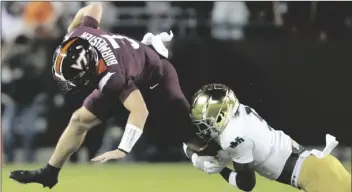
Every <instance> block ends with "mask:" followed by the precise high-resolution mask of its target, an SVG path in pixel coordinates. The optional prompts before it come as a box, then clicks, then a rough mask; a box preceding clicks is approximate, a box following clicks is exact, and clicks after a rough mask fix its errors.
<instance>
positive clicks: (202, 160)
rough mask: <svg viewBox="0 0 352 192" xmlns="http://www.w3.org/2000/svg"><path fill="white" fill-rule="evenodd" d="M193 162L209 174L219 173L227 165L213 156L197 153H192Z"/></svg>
mask: <svg viewBox="0 0 352 192" xmlns="http://www.w3.org/2000/svg"><path fill="white" fill-rule="evenodd" d="M192 163H193V166H194V167H196V168H198V169H200V170H202V171H204V172H206V173H208V174H214V173H219V172H220V171H221V170H222V169H223V168H224V167H225V165H223V164H221V163H220V162H219V161H218V160H217V159H216V158H215V157H213V156H198V154H196V153H194V154H193V155H192Z"/></svg>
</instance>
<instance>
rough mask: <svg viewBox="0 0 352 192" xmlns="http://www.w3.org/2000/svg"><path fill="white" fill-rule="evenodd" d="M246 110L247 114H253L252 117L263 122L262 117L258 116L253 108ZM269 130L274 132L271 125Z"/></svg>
mask: <svg viewBox="0 0 352 192" xmlns="http://www.w3.org/2000/svg"><path fill="white" fill-rule="evenodd" d="M245 109H246V112H247V114H248V115H250V114H252V115H254V116H255V117H256V118H258V119H259V120H260V121H263V118H262V117H261V116H260V115H258V113H256V112H255V111H253V110H252V108H250V107H248V106H246V107H245ZM268 129H269V130H270V131H272V130H273V128H272V127H270V126H269V125H268Z"/></svg>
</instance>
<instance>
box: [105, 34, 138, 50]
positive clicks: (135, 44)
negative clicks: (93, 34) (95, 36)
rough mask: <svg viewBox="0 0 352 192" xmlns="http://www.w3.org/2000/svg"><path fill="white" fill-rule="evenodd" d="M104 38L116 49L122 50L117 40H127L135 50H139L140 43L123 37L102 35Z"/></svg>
mask: <svg viewBox="0 0 352 192" xmlns="http://www.w3.org/2000/svg"><path fill="white" fill-rule="evenodd" d="M102 37H105V38H106V39H107V40H108V41H109V42H110V43H111V45H112V47H113V48H114V49H118V48H120V46H119V44H117V42H116V40H115V39H120V40H122V39H126V40H127V41H128V42H130V44H131V46H132V48H133V49H139V43H138V42H137V41H135V40H133V39H130V38H128V37H126V36H123V35H102Z"/></svg>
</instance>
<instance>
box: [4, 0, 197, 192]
mask: <svg viewBox="0 0 352 192" xmlns="http://www.w3.org/2000/svg"><path fill="white" fill-rule="evenodd" d="M102 12H103V9H102V5H101V4H100V3H97V4H92V5H89V6H87V7H84V8H82V9H81V10H79V12H78V13H77V14H76V16H75V18H74V20H73V22H72V24H71V25H70V27H69V29H68V34H67V35H66V36H65V40H64V42H63V43H62V44H61V45H60V46H59V47H58V48H57V49H56V51H55V54H54V58H53V59H54V60H53V62H54V63H53V75H54V78H55V80H56V81H57V82H58V85H59V87H60V88H61V89H62V90H63V91H67V92H71V93H74V92H78V91H80V90H82V89H85V88H87V87H93V88H95V89H94V91H93V92H92V93H91V94H90V95H89V96H88V97H87V98H86V99H85V101H84V103H83V106H82V107H81V108H79V109H78V110H76V111H75V112H74V113H73V114H72V117H71V120H70V122H69V124H68V126H67V127H66V129H65V131H64V132H63V134H62V135H61V137H60V139H59V141H58V143H57V146H56V149H55V151H54V154H53V155H52V157H51V159H50V160H49V162H48V164H47V165H46V166H45V167H43V168H41V169H38V170H32V171H27V170H18V171H13V172H11V173H10V178H12V179H14V180H16V181H18V182H20V183H40V184H42V185H43V186H44V187H46V186H48V187H49V188H52V187H53V186H54V185H56V183H57V182H58V175H59V171H60V169H61V167H62V166H63V165H64V163H65V161H66V160H67V159H68V158H69V156H70V155H71V154H72V153H73V152H75V151H76V150H77V149H78V148H79V147H80V145H81V144H82V142H83V140H84V137H85V135H86V133H87V131H89V130H90V129H91V128H92V127H94V126H95V125H97V124H99V123H100V122H102V121H104V120H106V119H107V118H109V117H111V116H112V115H115V114H116V113H117V111H118V108H119V107H118V106H119V104H121V103H122V104H123V106H124V107H125V108H126V109H127V110H128V111H129V112H130V113H129V117H128V120H127V124H126V127H125V131H124V134H123V137H122V140H121V142H120V145H119V146H118V148H117V149H116V150H113V151H110V152H106V153H104V154H102V155H101V156H98V157H96V158H94V159H93V161H100V162H105V161H107V160H110V159H120V158H123V157H125V156H126V154H127V153H129V152H130V151H131V149H132V147H133V146H134V145H135V143H136V142H137V140H138V139H139V137H140V136H141V135H142V133H143V127H144V124H145V122H146V119H147V117H148V113H149V112H148V108H147V106H146V103H145V101H144V98H143V91H141V90H147V91H148V90H149V91H154V90H156V89H158V90H159V91H158V93H159V94H160V95H158V99H159V97H160V99H165V100H167V101H168V102H169V103H172V105H171V106H173V108H174V110H175V111H174V112H176V113H177V114H178V115H177V117H175V120H176V121H184V122H187V123H186V124H185V125H190V126H192V123H191V121H190V118H189V108H190V105H189V103H188V101H187V100H186V98H185V96H184V95H183V93H182V90H181V88H180V85H179V81H178V76H177V73H176V71H175V69H174V67H173V66H172V65H171V63H170V62H169V61H168V60H167V59H166V57H164V56H162V55H161V54H158V52H157V51H155V49H153V48H151V47H149V46H147V45H145V44H143V43H140V42H138V41H136V40H133V39H131V38H129V37H126V36H122V35H116V34H111V33H108V32H105V31H103V30H101V29H99V21H100V20H101V16H102ZM188 122H189V124H188ZM181 128H182V127H181ZM181 128H180V129H181ZM188 130H190V129H189V128H185V129H184V130H182V131H183V132H184V134H183V135H184V138H182V140H183V141H185V142H187V140H188V138H190V137H191V135H192V133H191V132H189V134H188V133H187V131H188ZM188 136H190V137H188Z"/></svg>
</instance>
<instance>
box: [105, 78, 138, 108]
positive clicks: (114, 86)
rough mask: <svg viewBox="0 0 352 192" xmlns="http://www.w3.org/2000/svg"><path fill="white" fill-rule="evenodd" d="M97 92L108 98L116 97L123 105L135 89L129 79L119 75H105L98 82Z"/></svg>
mask: <svg viewBox="0 0 352 192" xmlns="http://www.w3.org/2000/svg"><path fill="white" fill-rule="evenodd" d="M98 87H99V90H100V91H101V92H102V93H103V94H106V95H108V96H110V95H112V96H115V95H118V96H119V99H120V101H121V102H122V103H123V102H124V101H125V100H126V98H127V97H128V96H129V95H130V93H131V92H132V91H134V90H136V89H137V87H136V85H135V84H134V83H133V81H132V80H131V79H126V78H125V77H124V76H123V75H122V74H121V73H110V72H109V73H107V74H106V75H105V76H104V77H103V78H102V79H101V80H100V82H99V85H98Z"/></svg>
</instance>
